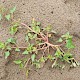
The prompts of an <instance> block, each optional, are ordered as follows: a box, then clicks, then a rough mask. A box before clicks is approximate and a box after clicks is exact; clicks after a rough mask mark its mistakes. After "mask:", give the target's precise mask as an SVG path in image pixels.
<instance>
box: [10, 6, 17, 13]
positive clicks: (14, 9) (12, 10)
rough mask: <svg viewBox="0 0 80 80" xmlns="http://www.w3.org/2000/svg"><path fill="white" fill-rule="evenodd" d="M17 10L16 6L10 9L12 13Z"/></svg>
mask: <svg viewBox="0 0 80 80" xmlns="http://www.w3.org/2000/svg"><path fill="white" fill-rule="evenodd" d="M15 11H16V6H15V7H13V8H12V9H11V10H10V13H11V14H13V13H14V12H15Z"/></svg>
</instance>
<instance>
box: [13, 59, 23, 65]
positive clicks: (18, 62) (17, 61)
mask: <svg viewBox="0 0 80 80" xmlns="http://www.w3.org/2000/svg"><path fill="white" fill-rule="evenodd" d="M13 62H14V63H15V64H21V63H22V61H21V60H15V61H13Z"/></svg>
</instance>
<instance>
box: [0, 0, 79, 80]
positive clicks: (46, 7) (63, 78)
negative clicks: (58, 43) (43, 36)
mask: <svg viewBox="0 0 80 80" xmlns="http://www.w3.org/2000/svg"><path fill="white" fill-rule="evenodd" d="M0 3H1V5H4V6H5V7H7V8H11V7H13V6H15V5H16V6H17V10H16V12H15V15H14V17H15V19H18V18H20V19H21V21H22V22H25V23H27V24H28V25H29V23H30V22H31V19H32V18H33V17H34V18H35V19H36V20H38V21H40V22H41V23H42V27H43V26H46V25H48V24H51V25H52V26H53V29H54V30H55V31H57V32H58V33H59V34H60V35H61V34H64V33H66V32H67V31H69V32H70V33H71V34H72V35H73V36H74V40H75V42H74V43H75V45H76V48H75V50H74V51H73V54H74V55H75V58H76V60H78V61H80V45H79V44H80V0H5V2H3V0H0ZM0 23H1V24H3V25H4V26H3V27H2V28H0V40H1V41H5V40H6V39H7V38H9V37H11V35H10V34H9V32H8V30H9V27H8V24H9V23H8V22H7V21H6V22H0ZM25 31H26V30H19V33H17V35H16V36H17V38H18V42H17V43H18V45H19V46H26V44H25V41H24V32H25ZM19 43H20V44H19ZM11 56H13V58H11V59H8V60H5V59H4V56H3V54H0V80H80V68H74V69H71V70H70V71H68V66H67V67H66V68H65V69H64V70H62V71H61V70H58V69H49V65H50V63H47V64H46V65H45V67H44V68H42V69H39V70H35V68H32V71H31V72H30V76H29V79H27V78H26V75H25V71H24V70H20V69H19V67H18V66H17V65H15V64H14V63H13V59H15V58H16V55H13V53H12V55H11ZM18 57H21V56H18Z"/></svg>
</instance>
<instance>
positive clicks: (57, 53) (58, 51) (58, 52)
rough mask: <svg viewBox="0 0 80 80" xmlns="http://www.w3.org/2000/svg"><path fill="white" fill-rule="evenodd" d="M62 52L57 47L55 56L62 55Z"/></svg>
mask: <svg viewBox="0 0 80 80" xmlns="http://www.w3.org/2000/svg"><path fill="white" fill-rule="evenodd" d="M62 54H63V53H62V52H61V51H60V49H59V48H57V51H56V53H55V56H56V57H60V56H61V55H62Z"/></svg>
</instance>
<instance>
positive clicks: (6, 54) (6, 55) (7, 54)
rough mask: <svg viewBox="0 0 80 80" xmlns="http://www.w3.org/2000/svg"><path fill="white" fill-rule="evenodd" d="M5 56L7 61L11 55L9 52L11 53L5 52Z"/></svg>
mask: <svg viewBox="0 0 80 80" xmlns="http://www.w3.org/2000/svg"><path fill="white" fill-rule="evenodd" d="M4 55H5V59H7V58H8V56H9V55H10V52H9V51H7V52H5V53H4Z"/></svg>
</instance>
